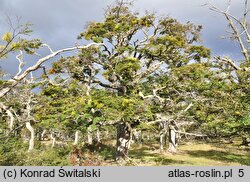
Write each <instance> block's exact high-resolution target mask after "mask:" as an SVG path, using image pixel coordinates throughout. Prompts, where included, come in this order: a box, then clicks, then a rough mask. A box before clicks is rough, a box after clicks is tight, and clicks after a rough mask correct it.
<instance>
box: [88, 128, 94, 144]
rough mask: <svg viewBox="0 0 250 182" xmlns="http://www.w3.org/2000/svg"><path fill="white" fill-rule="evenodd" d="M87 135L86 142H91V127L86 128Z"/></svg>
mask: <svg viewBox="0 0 250 182" xmlns="http://www.w3.org/2000/svg"><path fill="white" fill-rule="evenodd" d="M87 135H88V136H87V137H88V144H90V145H91V144H92V143H93V137H92V131H91V128H88V131H87Z"/></svg>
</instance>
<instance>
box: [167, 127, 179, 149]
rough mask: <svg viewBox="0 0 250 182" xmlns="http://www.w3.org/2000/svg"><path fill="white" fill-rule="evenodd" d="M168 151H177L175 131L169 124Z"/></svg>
mask: <svg viewBox="0 0 250 182" xmlns="http://www.w3.org/2000/svg"><path fill="white" fill-rule="evenodd" d="M168 151H169V152H171V153H175V152H176V151H177V140H176V132H175V128H174V126H169V146H168Z"/></svg>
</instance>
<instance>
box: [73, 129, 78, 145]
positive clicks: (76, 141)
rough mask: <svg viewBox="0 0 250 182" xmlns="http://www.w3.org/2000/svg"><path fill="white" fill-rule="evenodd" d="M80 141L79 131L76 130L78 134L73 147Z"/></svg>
mask: <svg viewBox="0 0 250 182" xmlns="http://www.w3.org/2000/svg"><path fill="white" fill-rule="evenodd" d="M78 141H79V131H78V130H76V132H75V141H74V143H73V145H77V144H78Z"/></svg>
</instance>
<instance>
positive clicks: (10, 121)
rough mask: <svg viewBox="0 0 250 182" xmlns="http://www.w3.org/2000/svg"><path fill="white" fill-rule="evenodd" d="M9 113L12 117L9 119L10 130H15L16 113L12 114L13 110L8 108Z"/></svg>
mask: <svg viewBox="0 0 250 182" xmlns="http://www.w3.org/2000/svg"><path fill="white" fill-rule="evenodd" d="M6 113H7V115H8V116H9V117H10V120H9V129H10V131H12V130H13V126H14V115H13V114H12V112H11V111H10V110H6Z"/></svg>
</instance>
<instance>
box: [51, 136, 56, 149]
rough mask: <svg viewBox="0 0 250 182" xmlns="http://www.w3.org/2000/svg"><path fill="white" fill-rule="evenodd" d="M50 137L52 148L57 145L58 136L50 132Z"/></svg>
mask: <svg viewBox="0 0 250 182" xmlns="http://www.w3.org/2000/svg"><path fill="white" fill-rule="evenodd" d="M50 137H51V139H52V144H51V148H54V147H55V143H56V137H54V134H53V133H51V134H50Z"/></svg>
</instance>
